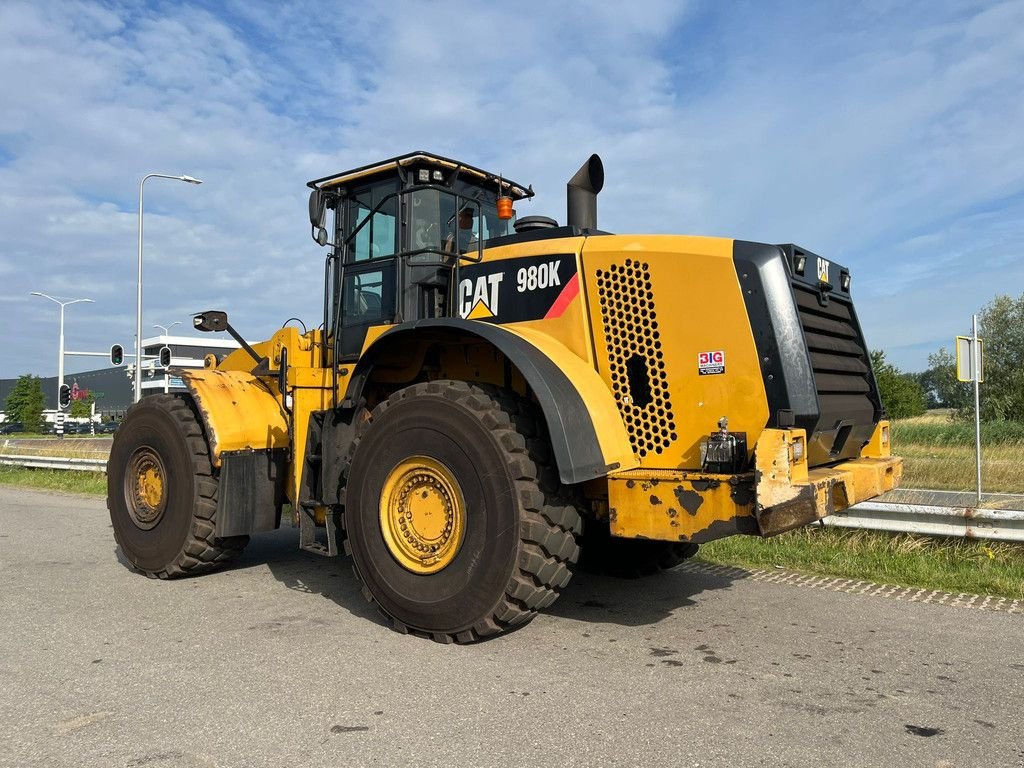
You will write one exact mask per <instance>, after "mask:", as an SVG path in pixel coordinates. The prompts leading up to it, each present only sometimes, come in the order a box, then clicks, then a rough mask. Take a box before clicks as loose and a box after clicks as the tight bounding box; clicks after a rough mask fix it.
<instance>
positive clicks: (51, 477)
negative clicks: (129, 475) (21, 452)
mask: <svg viewBox="0 0 1024 768" xmlns="http://www.w3.org/2000/svg"><path fill="white" fill-rule="evenodd" d="M0 485H16V486H18V487H21V488H40V489H43V490H49V491H68V492H69V493H90V494H95V495H97V496H105V495H106V493H107V476H106V475H104V474H103V473H102V472H79V471H69V470H64V469H26V468H24V467H9V466H6V465H2V464H0Z"/></svg>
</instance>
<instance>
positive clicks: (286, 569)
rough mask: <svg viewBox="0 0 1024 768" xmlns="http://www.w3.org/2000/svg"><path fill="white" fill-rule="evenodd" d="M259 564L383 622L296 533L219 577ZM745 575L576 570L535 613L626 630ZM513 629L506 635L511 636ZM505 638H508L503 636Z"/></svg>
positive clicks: (714, 569)
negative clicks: (551, 601)
mask: <svg viewBox="0 0 1024 768" xmlns="http://www.w3.org/2000/svg"><path fill="white" fill-rule="evenodd" d="M114 552H115V556H116V557H117V560H118V562H120V563H121V565H123V566H124V567H125V568H126V569H127V570H130V571H134V570H135V569H134V568H133V567H132V566H131V564H130V563H129V562H128V561H127V560H126V559H125V557H124V555H123V554H122V553H121V551H120V548H117V547H115V549H114ZM261 565H265V566H267V568H269V569H270V573H271V574H272V575H273V577H274V578H275V579H277V581H279V582H280V583H281V584H283V585H284V586H285V587H286V588H287V589H292V590H295V591H297V592H305V593H307V594H313V595H320V596H322V597H324V598H326V599H328V600H330V601H332V602H333V603H335V604H336V605H338V606H339V607H341V608H343V609H345V610H346V611H348V612H349V613H350V614H352V615H353V616H356V617H358V618H360V619H369V620H370V621H373V622H374V623H376V624H379V625H380V626H383V627H388V626H389V623H388V621H387V619H385V618H384V617H383V616H382V615H381V614H380V613H378V612H377V610H376V609H375V608H373V606H372V605H371V604H370V603H369V602H368V601H367V600H366V598H365V597H363V594H362V590H361V587H360V585H359V582H358V581H356V577H355V575H354V574H353V573H352V562H351V559H350V558H348V557H347V556H344V555H342V556H339V557H337V558H333V557H331V558H328V557H319V556H317V555H314V554H311V553H309V552H304V551H302V550H300V549H299V531H298V529H297V528H292V527H282V528H280V529H278V530H276V531H271V532H268V533H260V534H257V535H255V536H253V537H252V539H251V540H250V542H249V545H248V546H247V547H246V548H245V551H244V552H243V553H242V555H241V556H240V557H239V558H238V559H237V560H235V561H234V562H232V563H231V564H230V565H228V566H227V567H226V568H224V569H223V570H222V571H221V573H224V572H231V571H243V570H246V569H248V568H254V567H258V566H261ZM747 576H748V574H747V573H746V572H745V571H743V570H741V569H739V568H723V567H720V566H708V565H703V564H701V563H699V562H693V561H689V562H687V563H685V564H683V565H682V566H679V567H678V568H675V569H672V570H669V571H662V572H660V573H656V574H653V575H651V576H642V577H640V578H635V579H625V578H617V577H613V576H602V575H597V574H592V573H586V572H582V571H577V572H576V573H575V574H574V575H573V578H572V581H570V582H569V584H568V586H566V588H565V589H564V590H563V591H562V594H561V595H560V597H559V598H558V600H556V601H555V603H554V605H552V606H551V607H549V608H546V609H544V610H543V611H541V613H543V614H546V615H549V616H558V617H561V618H565V619H573V620H575V621H582V622H587V623H592V624H618V625H621V626H627V627H637V626H645V625H650V624H656V623H658V622H659V621H662V620H663V619H666V618H668V617H669V616H671V615H672V614H673V613H674V612H676V611H677V610H680V609H686V608H691V607H693V606H696V605H697V603H698V600H699V599H700V597H701V596H704V595H707V594H709V593H712V592H715V591H717V590H721V589H728V588H729V587H731V586H732V584H733V582H734V581H739V580H742V579H744V578H746V577H747ZM518 629H520V627H515V628H513V629H512V630H510V632H513V633H514V632H515V631H517V630H518ZM504 634H505V635H506V636H507V635H508V634H509V633H504Z"/></svg>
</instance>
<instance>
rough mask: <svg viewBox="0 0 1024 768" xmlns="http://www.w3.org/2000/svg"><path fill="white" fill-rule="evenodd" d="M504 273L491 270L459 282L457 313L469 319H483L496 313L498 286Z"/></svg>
mask: <svg viewBox="0 0 1024 768" xmlns="http://www.w3.org/2000/svg"><path fill="white" fill-rule="evenodd" d="M504 278H505V275H504V274H503V273H501V272H493V273H491V274H489V275H480V276H479V277H477V278H475V279H466V280H462V281H461V282H460V283H459V314H460V315H461V316H462V317H465V318H468V319H469V320H483V319H485V318H488V317H494V316H495V315H497V314H498V296H499V292H498V287H499V286H500V285H501V281H502V280H504Z"/></svg>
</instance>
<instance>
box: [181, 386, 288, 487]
mask: <svg viewBox="0 0 1024 768" xmlns="http://www.w3.org/2000/svg"><path fill="white" fill-rule="evenodd" d="M181 378H182V379H183V381H184V382H185V386H186V387H187V388H188V391H189V394H191V395H192V399H193V400H194V401H195V404H196V408H197V410H198V411H199V416H200V418H202V420H203V425H204V426H205V427H206V436H207V439H208V441H209V444H210V460H211V461H212V463H213V466H215V467H220V466H221V464H222V462H223V459H224V454H230V453H232V452H235V451H247V450H248V451H254V450H255V451H267V450H273V449H276V448H281V449H285V450H287V449H288V447H289V438H288V422H287V420H286V418H285V414H284V412H283V411H282V409H281V401H280V400H279V399H278V397H277V396H276V395H275V394H274V393H273V392H271V390H269V389H268V388H267V385H266V384H265V383H263V382H262V381H260V380H259V379H258V378H256V377H255V376H253V375H252V374H251V373H247V372H246V371H220V370H216V369H202V370H184V371H182V372H181Z"/></svg>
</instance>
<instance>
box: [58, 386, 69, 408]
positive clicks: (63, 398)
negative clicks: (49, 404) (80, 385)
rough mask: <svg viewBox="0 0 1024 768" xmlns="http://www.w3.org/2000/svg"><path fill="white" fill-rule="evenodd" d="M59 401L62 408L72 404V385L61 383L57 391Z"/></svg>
mask: <svg viewBox="0 0 1024 768" xmlns="http://www.w3.org/2000/svg"><path fill="white" fill-rule="evenodd" d="M57 403H58V405H60V407H61V408H67V407H68V406H69V405H71V387H69V386H68V385H67V384H61V385H60V389H59V390H58V392H57Z"/></svg>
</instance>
